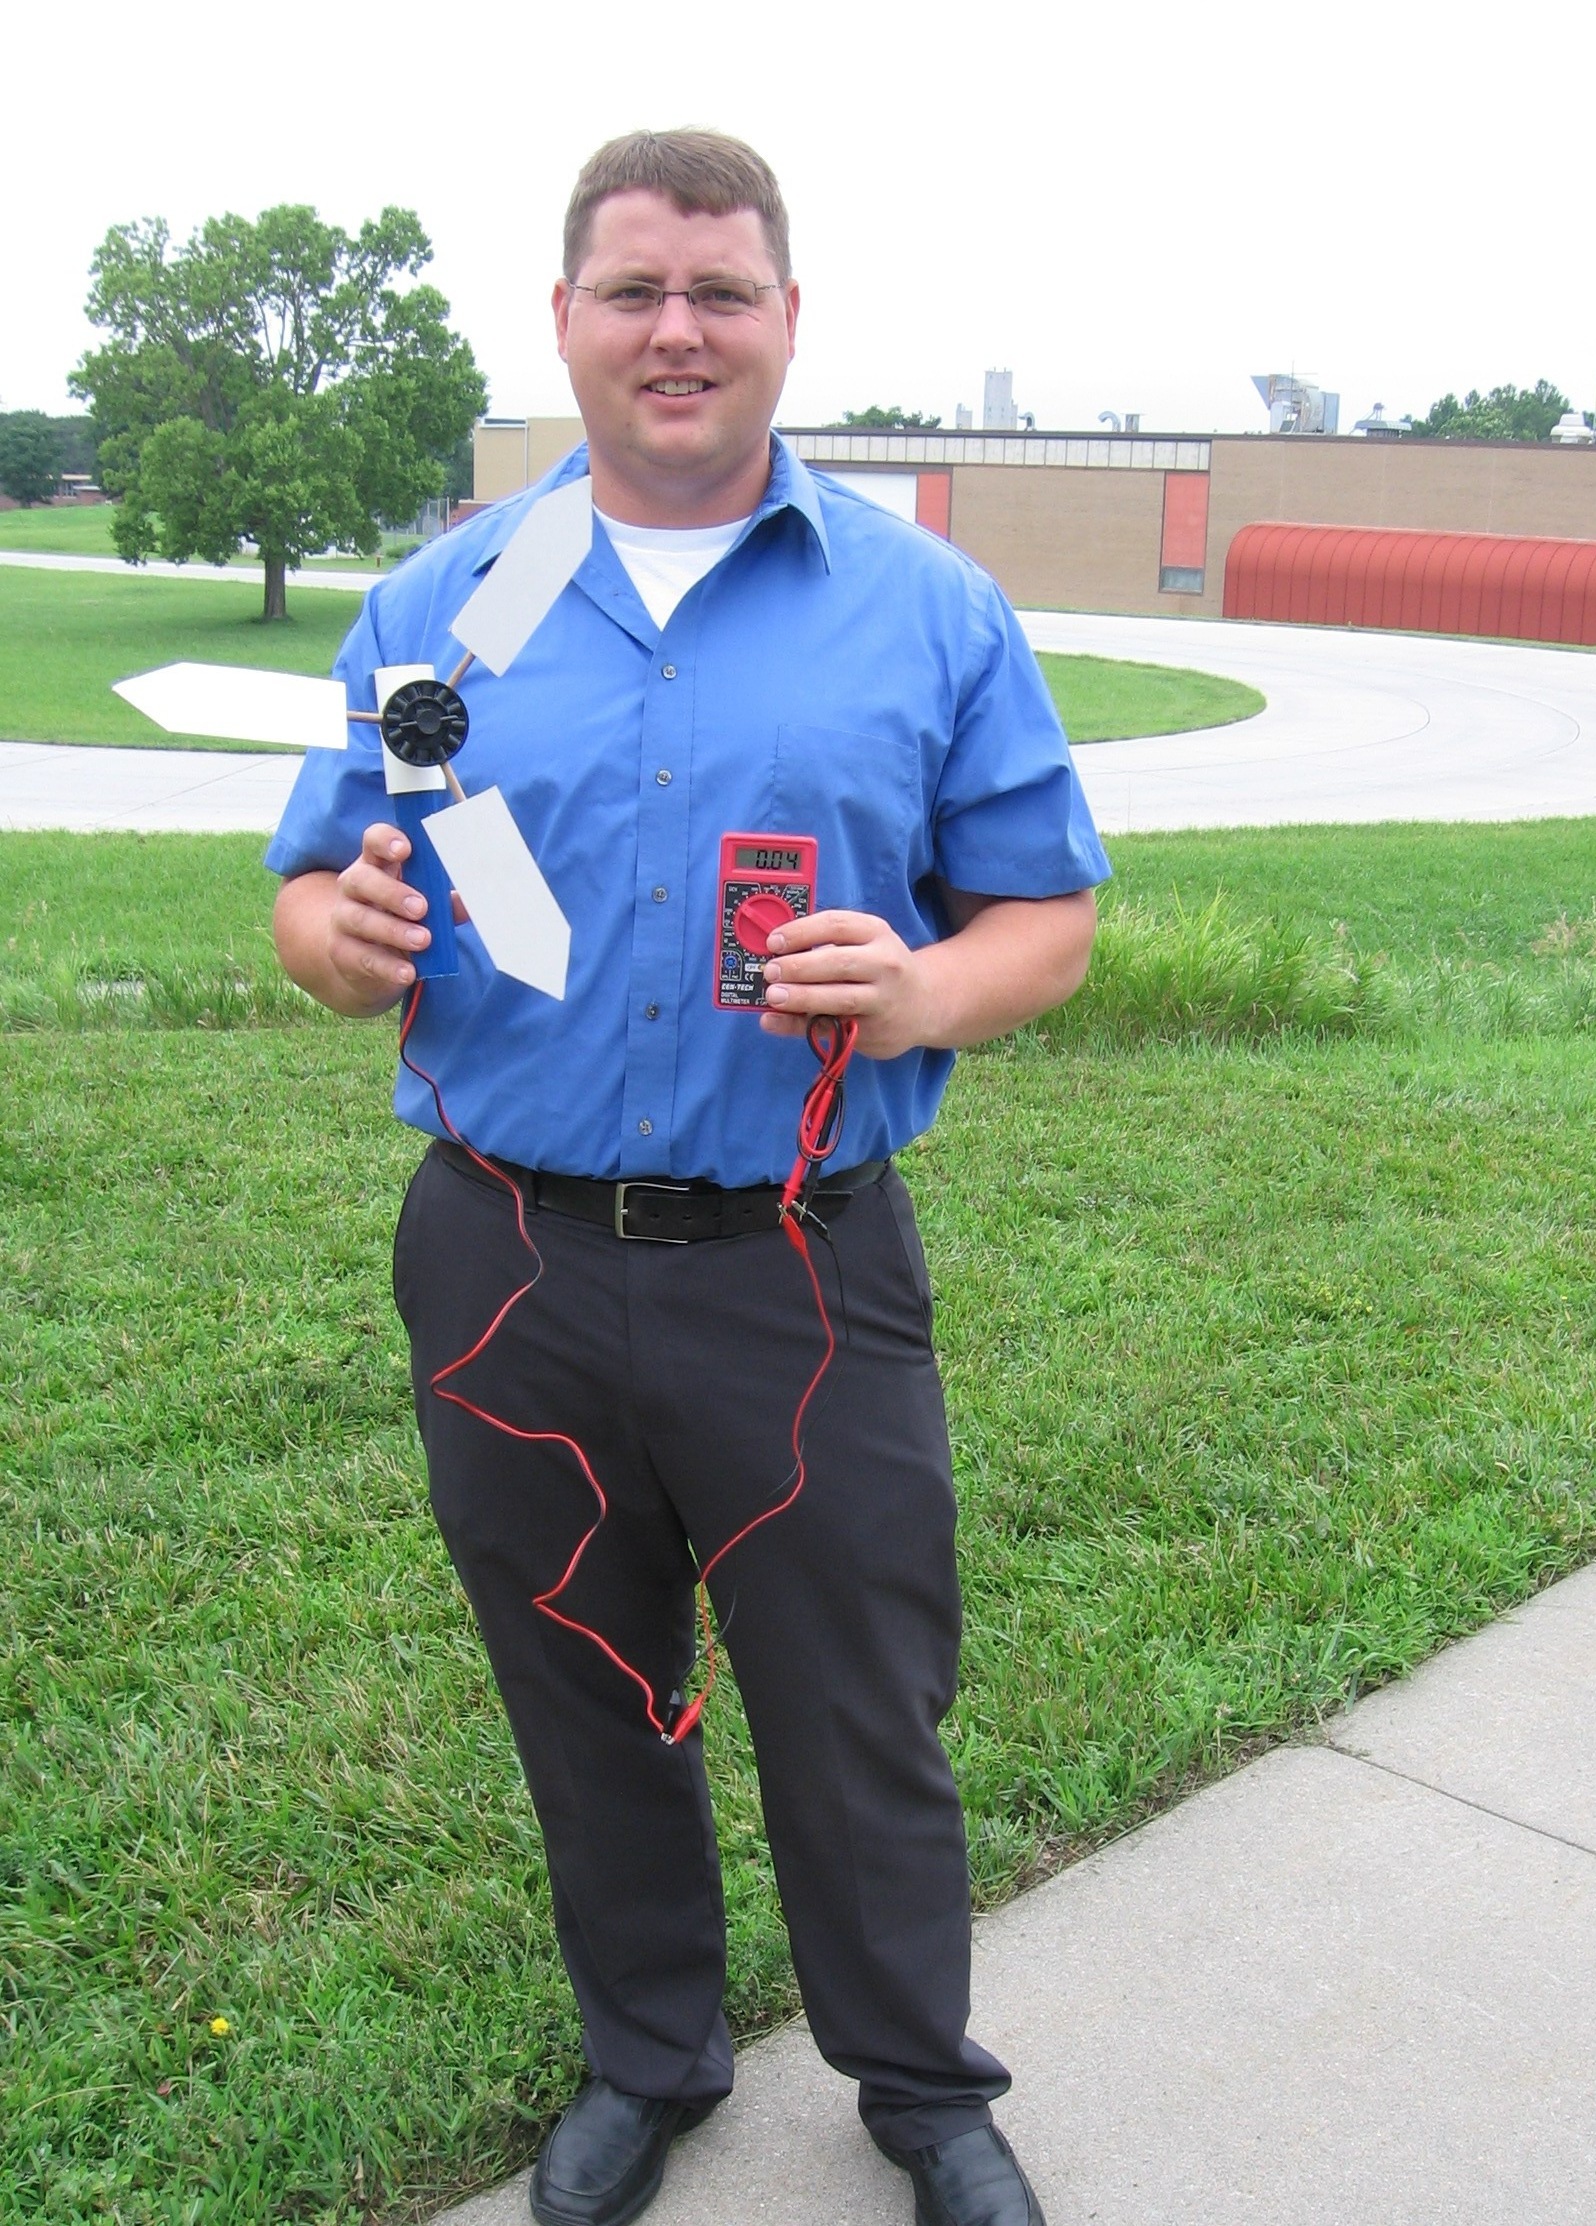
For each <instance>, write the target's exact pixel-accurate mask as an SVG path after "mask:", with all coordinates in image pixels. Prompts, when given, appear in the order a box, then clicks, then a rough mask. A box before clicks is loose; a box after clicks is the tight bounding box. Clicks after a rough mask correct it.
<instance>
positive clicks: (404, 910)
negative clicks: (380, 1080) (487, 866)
mask: <svg viewBox="0 0 1596 2226" xmlns="http://www.w3.org/2000/svg"><path fill="white" fill-rule="evenodd" d="M409 855H410V844H409V841H408V839H407V838H406V837H405V836H404V835H403V834H401V832H400V831H399V829H398V828H397V827H390V826H388V825H386V824H385V823H384V822H382V821H380V820H379V821H378V822H377V823H376V824H375V825H373V826H370V827H368V828H367V829H366V831H365V834H364V835H363V836H362V837H361V842H360V856H359V857H358V858H357V859H356V860H355V861H354V863H353V864H352V865H348V866H345V868H344V870H343V872H342V873H338V874H334V873H325V872H323V873H304V874H297V875H296V876H295V877H294V879H293V880H291V881H285V882H284V883H283V885H282V888H281V889H280V890H279V891H278V893H277V909H276V912H275V914H274V916H273V923H272V925H273V932H274V934H275V936H276V939H277V954H278V956H279V958H281V960H282V962H283V966H284V968H285V969H286V971H287V972H288V973H289V974H290V975H291V976H292V978H293V979H294V980H295V981H296V982H298V984H299V986H300V988H301V989H307V990H309V992H310V994H311V996H312V997H314V998H316V999H317V1000H318V1001H319V1002H320V1003H321V1004H323V1005H328V1006H330V1007H331V1008H332V1010H333V1011H334V1012H340V1013H347V1014H349V1015H351V1016H352V1017H355V1018H362V1017H367V1016H369V1015H371V1014H374V1013H380V1012H386V1011H387V1009H388V1008H389V1006H390V1005H395V1004H397V1003H398V1001H399V999H400V998H401V997H402V996H403V995H404V993H405V991H406V990H407V989H408V988H409V987H410V984H411V983H412V982H413V981H414V980H415V978H416V969H415V966H414V963H413V960H414V956H415V954H416V952H418V951H424V950H425V949H426V947H427V945H428V943H429V942H430V941H431V940H432V938H431V935H430V933H429V931H428V929H427V927H426V925H425V920H426V910H427V904H426V899H425V898H424V897H421V896H418V895H417V894H416V892H415V891H414V890H413V889H407V888H406V886H405V884H404V882H403V880H402V879H401V878H400V875H401V872H402V869H403V867H404V862H405V860H406V859H407V858H408V857H409ZM454 916H455V918H456V920H458V921H463V920H464V919H465V917H466V912H465V907H464V906H463V905H462V904H461V902H460V899H459V898H458V897H456V898H455V899H454Z"/></svg>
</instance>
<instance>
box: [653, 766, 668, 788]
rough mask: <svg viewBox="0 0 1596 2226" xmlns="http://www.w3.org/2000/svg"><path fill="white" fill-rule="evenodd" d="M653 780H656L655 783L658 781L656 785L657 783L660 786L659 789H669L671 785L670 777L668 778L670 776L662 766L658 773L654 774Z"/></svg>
mask: <svg viewBox="0 0 1596 2226" xmlns="http://www.w3.org/2000/svg"><path fill="white" fill-rule="evenodd" d="M654 778H655V780H656V781H658V783H659V785H660V787H661V788H669V787H670V785H671V777H670V774H669V773H668V772H667V771H666V770H665V768H664V766H663V765H662V766H661V767H660V769H659V771H658V772H657V773H656V774H655V775H654Z"/></svg>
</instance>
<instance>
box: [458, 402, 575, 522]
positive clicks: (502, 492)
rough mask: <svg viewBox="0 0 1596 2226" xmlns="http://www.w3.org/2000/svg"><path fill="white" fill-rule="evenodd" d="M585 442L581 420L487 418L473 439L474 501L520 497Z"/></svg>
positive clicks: (558, 418)
mask: <svg viewBox="0 0 1596 2226" xmlns="http://www.w3.org/2000/svg"><path fill="white" fill-rule="evenodd" d="M581 438H582V420H581V419H580V418H579V417H528V418H519V417H518V418H491V417H490V418H484V420H483V421H482V423H481V424H480V425H478V426H477V427H476V429H475V431H474V432H473V434H472V436H471V493H472V498H473V500H474V501H476V502H501V501H502V500H503V499H504V497H505V496H506V495H518V494H519V493H520V491H521V489H522V488H523V487H530V486H531V485H532V482H533V481H534V480H535V479H541V478H542V477H543V474H544V473H545V472H546V471H547V470H548V469H549V466H550V465H551V464H557V463H558V462H559V460H560V458H561V457H562V456H564V455H565V454H566V453H567V451H568V450H570V449H573V448H574V447H575V446H576V444H577V442H578V441H579V440H580V439H581Z"/></svg>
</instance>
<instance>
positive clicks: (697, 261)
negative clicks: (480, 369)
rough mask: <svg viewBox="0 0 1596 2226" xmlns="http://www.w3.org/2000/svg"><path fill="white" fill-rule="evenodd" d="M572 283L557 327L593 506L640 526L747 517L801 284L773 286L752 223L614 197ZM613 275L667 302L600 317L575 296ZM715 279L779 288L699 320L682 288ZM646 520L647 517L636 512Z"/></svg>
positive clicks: (760, 479) (599, 212) (756, 224)
mask: <svg viewBox="0 0 1596 2226" xmlns="http://www.w3.org/2000/svg"><path fill="white" fill-rule="evenodd" d="M576 275H577V287H576V288H575V289H573V288H572V287H571V286H570V285H568V284H567V283H566V281H565V280H564V279H563V278H562V279H561V280H560V282H559V284H558V285H557V286H556V287H555V289H554V321H555V330H556V333H557V335H558V338H559V346H560V353H561V355H562V356H563V357H564V358H565V361H566V363H567V365H568V366H569V368H570V373H571V386H572V389H573V391H574V393H575V395H576V401H577V407H578V408H579V409H580V410H581V413H582V419H583V422H584V424H585V425H586V427H587V435H588V444H589V450H590V454H591V456H592V462H593V476H594V494H595V497H596V498H597V499H598V501H599V504H600V507H601V508H602V507H604V505H605V504H606V502H616V501H618V500H624V501H627V502H628V505H629V507H628V509H627V510H626V512H625V513H624V514H625V515H627V516H628V517H629V518H630V522H631V523H633V524H634V525H645V524H649V523H659V524H694V523H704V524H708V523H712V522H715V521H714V520H712V519H710V518H708V517H699V516H695V515H689V513H694V512H699V511H703V510H705V509H709V510H715V509H717V508H723V507H724V503H725V500H727V499H730V500H732V501H734V502H744V503H745V508H747V509H752V508H753V507H754V504H755V503H757V501H758V499H759V495H760V494H761V492H762V491H763V488H764V482H765V476H766V471H767V459H768V442H769V433H770V421H771V418H772V417H773V416H774V414H775V409H776V403H777V401H778V399H779V397H780V394H781V389H782V383H783V381H784V380H785V378H786V375H787V365H788V364H789V363H790V362H791V360H792V353H793V333H794V329H795V327H796V324H797V319H798V289H797V287H796V286H795V285H792V284H790V283H789V284H788V285H786V286H780V287H777V286H775V284H774V282H775V279H776V267H775V264H774V263H773V261H772V260H771V254H770V249H769V247H768V246H767V244H766V241H765V230H764V226H763V224H762V223H761V221H760V219H759V217H758V215H757V214H756V213H755V212H754V211H753V210H752V209H737V210H735V211H733V213H732V214H731V215H730V216H709V215H706V214H704V213H703V212H701V211H699V212H694V213H693V214H691V215H687V216H684V215H683V214H682V212H681V210H680V209H678V208H677V207H676V205H675V203H674V202H672V201H670V200H667V199H666V198H665V196H664V195H662V194H658V193H648V192H641V191H639V192H628V193H616V194H612V195H611V196H610V198H609V199H608V200H607V201H601V202H600V204H599V206H598V208H597V209H596V210H595V211H594V213H593V222H592V231H591V236H590V238H589V242H588V248H587V253H586V256H585V257H584V259H583V263H582V267H581V269H580V270H579V271H578V272H577V274H576ZM618 278H621V279H624V278H637V279H646V280H648V281H650V282H651V283H652V284H654V285H656V286H661V287H664V288H666V289H668V290H669V292H670V293H671V296H672V298H671V299H669V300H667V301H666V302H665V303H664V304H663V306H662V307H661V309H660V310H659V313H658V315H657V316H650V315H649V314H648V312H647V311H646V310H645V311H642V312H625V311H620V310H616V309H612V308H606V307H604V306H603V305H602V304H601V303H599V302H597V301H596V300H595V299H594V297H593V296H592V294H590V293H584V292H582V291H580V288H581V287H584V286H592V285H594V284H596V283H598V282H600V281H602V280H607V279H618ZM712 278H742V279H753V280H756V281H757V282H759V283H760V284H761V285H764V284H770V285H772V286H773V288H774V290H773V291H772V292H770V293H762V294H760V296H759V299H758V306H757V307H756V308H755V309H752V310H750V311H748V312H747V313H746V314H744V315H741V316H734V317H717V316H715V315H714V314H713V312H706V314H705V315H704V316H703V317H702V318H700V317H699V316H698V315H697V314H696V312H695V311H694V310H693V309H692V307H691V305H690V304H689V303H688V302H686V301H684V300H683V299H682V298H681V294H680V292H679V291H678V289H684V288H686V287H689V286H696V285H697V284H698V283H699V282H700V280H703V279H712ZM750 486H751V487H752V493H751V494H749V493H748V489H749V487H750ZM745 497H746V501H745ZM644 511H646V512H648V513H650V515H642V514H637V515H633V513H634V512H638V513H641V512H644ZM667 513H668V515H667ZM726 515H727V516H736V515H738V512H737V510H736V509H735V508H734V509H731V510H729V511H727V513H726Z"/></svg>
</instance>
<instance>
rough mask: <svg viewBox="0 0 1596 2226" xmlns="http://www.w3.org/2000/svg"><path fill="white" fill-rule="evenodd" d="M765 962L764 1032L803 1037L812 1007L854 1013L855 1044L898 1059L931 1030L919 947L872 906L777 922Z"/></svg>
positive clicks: (836, 1014) (837, 1015)
mask: <svg viewBox="0 0 1596 2226" xmlns="http://www.w3.org/2000/svg"><path fill="white" fill-rule="evenodd" d="M770 951H771V957H770V963H769V964H768V965H767V966H766V968H765V1004H766V1008H767V1009H766V1010H765V1012H763V1013H762V1014H761V1015H760V1021H759V1025H760V1026H761V1027H762V1028H763V1029H764V1030H765V1031H766V1032H767V1034H769V1035H773V1036H801V1035H802V1034H803V1032H804V1030H805V1028H807V1026H808V1025H809V1022H810V1020H811V1018H812V1017H813V1015H814V1014H816V1013H827V1014H829V1015H830V1016H831V1017H832V1018H833V1019H836V1020H857V1021H858V1023H859V1049H860V1050H861V1051H862V1052H864V1053H865V1054H866V1056H867V1057H869V1058H871V1059H896V1058H897V1056H898V1054H899V1053H900V1052H903V1051H908V1050H910V1049H912V1047H913V1046H914V1045H915V1044H918V1043H924V1042H925V1040H926V1037H927V1034H928V1033H929V1029H930V1012H929V1008H928V1000H927V986H926V983H925V980H924V975H923V970H922V968H921V965H920V961H919V954H918V953H917V952H915V951H911V950H910V948H909V946H908V944H907V943H905V942H904V940H903V938H902V936H901V935H899V934H897V933H896V931H895V930H894V929H892V928H890V927H889V926H888V925H887V923H886V921H885V920H878V919H877V918H876V916H875V914H874V913H871V912H812V913H810V914H809V915H808V916H807V917H806V918H804V919H799V920H794V921H792V922H791V924H790V925H789V926H787V927H784V928H778V929H777V930H776V932H775V934H774V935H772V937H771V939H770Z"/></svg>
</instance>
